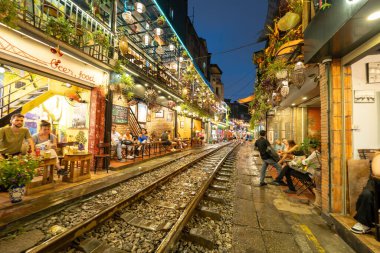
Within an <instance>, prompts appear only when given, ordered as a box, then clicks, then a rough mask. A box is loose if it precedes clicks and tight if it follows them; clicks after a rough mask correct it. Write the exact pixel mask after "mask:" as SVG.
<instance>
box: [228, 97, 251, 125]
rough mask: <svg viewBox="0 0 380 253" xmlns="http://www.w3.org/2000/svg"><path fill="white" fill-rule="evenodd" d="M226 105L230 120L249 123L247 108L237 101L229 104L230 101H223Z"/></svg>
mask: <svg viewBox="0 0 380 253" xmlns="http://www.w3.org/2000/svg"><path fill="white" fill-rule="evenodd" d="M224 101H225V102H226V104H227V105H228V106H229V107H230V118H231V119H237V120H243V121H249V119H250V118H251V116H250V114H249V112H248V106H247V105H244V104H240V103H239V102H237V101H234V102H231V99H224Z"/></svg>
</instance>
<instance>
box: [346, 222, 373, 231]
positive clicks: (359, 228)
mask: <svg viewBox="0 0 380 253" xmlns="http://www.w3.org/2000/svg"><path fill="white" fill-rule="evenodd" d="M351 231H352V232H354V233H355V234H367V233H369V232H370V231H371V228H370V227H367V226H366V225H363V224H361V223H360V222H358V223H356V224H355V225H353V226H352V228H351Z"/></svg>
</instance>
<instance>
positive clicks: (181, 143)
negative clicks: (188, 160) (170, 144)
mask: <svg viewBox="0 0 380 253" xmlns="http://www.w3.org/2000/svg"><path fill="white" fill-rule="evenodd" d="M174 141H175V142H176V143H177V147H178V148H179V149H183V148H184V147H186V146H187V144H186V143H185V142H184V141H183V140H182V139H181V135H180V134H179V133H178V132H177V138H175V139H174Z"/></svg>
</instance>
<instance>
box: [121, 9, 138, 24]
mask: <svg viewBox="0 0 380 253" xmlns="http://www.w3.org/2000/svg"><path fill="white" fill-rule="evenodd" d="M121 17H122V18H123V19H124V20H125V22H127V24H132V23H134V22H135V19H134V18H133V16H132V12H130V11H125V12H123V14H121Z"/></svg>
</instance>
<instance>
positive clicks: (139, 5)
mask: <svg viewBox="0 0 380 253" xmlns="http://www.w3.org/2000/svg"><path fill="white" fill-rule="evenodd" d="M135 10H136V11H137V12H138V13H144V12H145V10H146V8H145V5H143V4H142V3H140V2H136V3H135Z"/></svg>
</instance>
